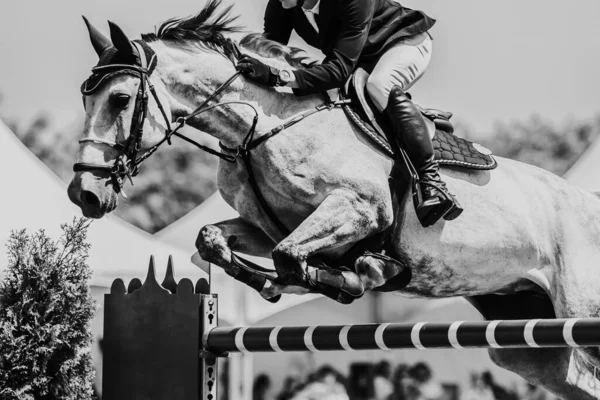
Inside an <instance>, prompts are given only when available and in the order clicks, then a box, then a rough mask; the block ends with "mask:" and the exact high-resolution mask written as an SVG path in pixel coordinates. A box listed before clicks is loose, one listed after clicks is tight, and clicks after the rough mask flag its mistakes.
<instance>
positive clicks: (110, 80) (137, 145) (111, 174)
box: [68, 0, 322, 218]
mask: <svg viewBox="0 0 600 400" xmlns="http://www.w3.org/2000/svg"><path fill="white" fill-rule="evenodd" d="M220 4H221V0H210V1H209V2H207V4H206V5H205V7H204V8H203V9H202V10H201V11H200V12H199V13H198V14H196V15H194V16H191V17H188V18H182V19H170V20H168V21H166V22H164V23H163V24H162V25H161V26H160V28H159V29H158V31H157V32H156V33H151V34H144V35H142V40H135V41H131V40H130V39H129V38H127V36H126V35H125V33H124V32H123V31H122V30H121V29H120V28H119V27H118V26H117V25H116V24H114V23H111V22H109V25H110V39H109V38H107V37H105V36H104V35H103V34H102V33H101V32H100V31H98V30H97V29H96V28H94V27H93V26H92V25H91V24H90V23H89V22H88V21H87V20H85V22H86V25H87V28H88V31H89V35H90V39H91V42H92V46H93V47H94V49H95V51H96V53H97V54H98V56H99V58H100V60H99V62H98V64H97V65H96V66H95V67H94V68H93V69H92V75H91V76H90V77H89V78H88V79H87V80H86V81H85V82H84V84H83V85H82V88H81V91H82V94H83V96H84V98H83V102H84V107H85V111H86V120H85V129H84V133H83V137H82V138H81V139H80V143H81V145H80V150H79V155H78V159H77V162H76V163H75V165H74V172H75V175H74V177H73V179H72V181H71V184H70V185H69V189H68V193H69V197H70V199H71V201H73V202H74V203H75V204H77V205H78V206H79V207H80V208H81V209H82V211H83V213H84V215H85V216H87V217H93V218H100V217H102V216H103V215H105V214H106V213H108V212H110V211H112V210H113V209H115V208H116V206H117V201H118V194H119V193H121V194H123V190H122V189H123V186H124V184H125V183H126V182H127V181H130V180H131V178H132V177H133V176H135V175H136V174H137V172H138V166H139V163H140V162H141V161H143V160H145V159H146V158H147V157H148V156H149V155H150V154H152V153H153V152H154V151H155V150H156V149H157V148H158V146H160V145H161V144H162V143H164V142H165V141H167V142H170V139H171V136H172V135H175V136H179V137H182V135H180V133H179V132H177V133H175V134H174V132H176V131H178V130H179V128H181V127H182V126H183V125H189V126H191V127H193V128H196V129H197V130H199V131H201V132H204V133H207V134H209V135H211V136H213V137H216V138H217V139H218V140H219V141H220V142H221V143H222V144H223V145H224V146H225V147H227V148H235V147H236V146H238V145H240V144H241V143H242V141H243V139H244V136H245V135H246V134H247V132H248V131H249V130H250V129H254V128H255V129H256V131H257V132H260V131H261V130H267V129H269V128H272V127H274V126H277V125H279V124H281V123H282V122H283V121H285V120H286V119H287V118H289V117H291V116H292V115H294V114H295V113H298V112H300V111H302V110H303V109H306V108H308V107H309V106H311V107H312V106H313V105H314V103H315V101H316V102H322V99H320V97H314V96H307V98H306V99H303V100H298V99H297V98H296V97H295V96H294V95H293V94H292V93H290V92H289V91H288V92H287V93H285V92H281V91H277V90H275V89H273V88H267V87H264V86H261V85H258V84H255V83H253V82H251V81H248V80H246V79H245V78H244V77H243V76H240V75H239V73H237V71H236V69H235V62H236V61H237V58H238V57H239V55H240V54H241V51H244V52H247V53H250V54H251V55H253V56H255V57H257V58H261V59H262V60H263V61H265V62H268V63H270V64H271V65H274V66H276V67H279V68H281V67H283V66H286V67H288V68H290V67H294V66H295V67H298V66H300V61H301V60H303V59H304V57H303V55H302V54H301V53H300V52H299V50H298V49H292V48H289V47H287V46H283V45H280V44H279V43H276V42H272V41H269V40H266V39H264V38H263V37H262V35H257V34H250V35H247V36H246V37H244V38H243V39H242V40H241V41H240V43H239V45H238V43H236V42H234V41H233V40H232V39H230V38H228V37H227V34H229V33H232V32H235V31H237V30H238V28H237V27H236V26H234V25H233V24H232V23H233V21H235V19H236V18H235V17H231V16H230V14H229V12H230V9H231V7H228V8H225V9H224V10H223V11H218V10H219V6H220ZM237 78H239V79H237ZM315 99H316V100H315ZM215 103H216V104H215ZM253 124H254V125H253ZM201 148H202V147H201ZM203 149H205V148H203ZM205 150H206V149H205ZM209 151H210V150H209ZM138 161H139V162H138Z"/></svg>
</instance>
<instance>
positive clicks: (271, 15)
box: [263, 0, 294, 45]
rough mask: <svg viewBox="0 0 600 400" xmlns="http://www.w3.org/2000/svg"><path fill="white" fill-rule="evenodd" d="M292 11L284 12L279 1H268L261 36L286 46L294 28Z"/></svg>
mask: <svg viewBox="0 0 600 400" xmlns="http://www.w3.org/2000/svg"><path fill="white" fill-rule="evenodd" d="M292 18H293V14H292V10H286V9H285V8H283V7H282V6H281V3H280V2H279V0H269V3H268V4H267V10H266V11H265V25H264V30H263V36H264V37H265V38H267V39H270V40H274V41H276V42H279V43H281V44H286V45H287V44H288V42H289V40H290V36H291V35H292V29H293V27H294V23H293V20H292Z"/></svg>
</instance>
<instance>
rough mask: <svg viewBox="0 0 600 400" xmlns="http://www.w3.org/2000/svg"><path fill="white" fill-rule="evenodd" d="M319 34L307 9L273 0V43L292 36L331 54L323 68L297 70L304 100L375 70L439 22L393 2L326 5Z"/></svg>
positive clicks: (267, 23)
mask: <svg viewBox="0 0 600 400" xmlns="http://www.w3.org/2000/svg"><path fill="white" fill-rule="evenodd" d="M316 22H317V26H318V28H319V32H317V31H316V30H315V29H314V27H313V26H312V25H311V23H310V22H309V21H308V19H307V17H306V16H305V15H304V12H303V11H302V10H301V7H299V6H297V7H294V8H291V9H284V8H283V7H282V5H281V3H280V1H279V0H269V3H268V4H267V9H266V12H265V20H264V32H263V35H264V36H265V37H266V38H267V39H271V40H275V41H277V42H279V43H282V44H285V45H287V44H288V41H289V39H290V36H291V34H292V31H293V30H295V31H296V33H298V35H299V36H300V37H301V38H302V39H303V40H304V41H305V42H306V43H307V44H309V45H310V46H313V47H315V48H317V49H320V50H321V51H322V52H323V54H324V55H325V59H324V60H323V62H322V63H321V64H318V65H314V66H312V67H310V68H306V69H304V70H298V71H294V75H295V77H296V81H297V83H298V86H299V88H298V89H295V90H294V92H295V93H296V94H298V95H305V94H311V93H321V92H323V91H326V90H329V89H333V88H336V87H340V86H342V85H343V84H344V83H345V82H346V80H347V79H348V78H349V77H350V75H351V74H352V72H354V70H355V69H356V68H357V67H359V66H360V67H362V68H364V69H366V70H367V71H369V72H370V71H371V70H372V69H373V67H374V66H375V64H376V63H377V61H378V60H379V57H381V55H383V53H384V52H385V51H386V50H387V49H388V48H390V46H393V45H394V44H395V43H396V42H398V41H399V40H402V39H403V38H406V37H408V36H412V35H415V34H417V33H421V32H426V31H428V30H429V29H430V28H431V27H432V26H433V24H434V23H435V20H434V19H433V18H430V17H429V16H427V15H426V14H425V13H423V12H422V11H418V10H411V9H410V8H406V7H402V6H401V5H400V4H398V3H396V2H395V1H393V0H320V5H319V13H318V15H317V16H316Z"/></svg>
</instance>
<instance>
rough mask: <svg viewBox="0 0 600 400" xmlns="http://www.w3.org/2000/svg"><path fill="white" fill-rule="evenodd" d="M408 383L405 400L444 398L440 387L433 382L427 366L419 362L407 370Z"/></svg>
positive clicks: (436, 399) (435, 399)
mask: <svg viewBox="0 0 600 400" xmlns="http://www.w3.org/2000/svg"><path fill="white" fill-rule="evenodd" d="M408 376H409V377H410V378H412V379H411V380H410V381H409V382H410V385H409V387H408V389H409V390H408V393H407V399H410V400H438V399H441V398H442V397H443V396H444V390H443V389H442V385H440V384H439V383H438V382H435V381H434V380H433V374H432V372H431V368H430V367H429V365H427V364H425V363H424V362H419V363H416V364H415V365H413V366H412V367H410V368H409V370H408Z"/></svg>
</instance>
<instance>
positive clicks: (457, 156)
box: [343, 105, 498, 170]
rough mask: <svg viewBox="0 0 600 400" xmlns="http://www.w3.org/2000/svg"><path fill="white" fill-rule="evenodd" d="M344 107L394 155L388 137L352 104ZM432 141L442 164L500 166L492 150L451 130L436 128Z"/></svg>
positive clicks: (368, 134) (375, 140)
mask: <svg viewBox="0 0 600 400" xmlns="http://www.w3.org/2000/svg"><path fill="white" fill-rule="evenodd" d="M358 107H360V106H358ZM343 108H344V111H345V112H346V115H347V116H348V117H349V118H350V119H351V120H352V121H353V122H354V123H355V124H356V126H358V127H359V128H360V130H361V131H362V132H363V133H364V134H365V135H366V136H367V137H369V138H370V139H371V140H373V142H374V143H375V144H377V145H378V146H379V147H380V148H381V149H382V150H383V151H384V152H385V153H387V154H388V155H389V156H391V157H393V154H394V153H393V151H392V149H391V147H390V145H389V142H388V140H387V138H384V137H382V136H381V135H379V134H378V133H377V132H376V131H375V130H374V129H373V128H372V127H371V125H370V124H369V123H368V122H365V120H364V119H363V118H362V117H361V116H360V113H358V112H356V111H355V110H354V109H352V107H351V106H349V105H344V106H343ZM432 141H433V148H434V150H435V159H436V160H437V161H438V163H439V164H440V165H452V166H458V167H463V168H466V169H479V170H490V169H494V168H496V167H497V166H498V163H497V162H496V160H495V159H494V157H493V156H492V152H491V151H490V150H488V149H486V148H485V147H483V146H481V145H479V144H477V143H473V142H471V141H470V140H467V139H463V138H461V137H458V136H455V135H453V134H451V133H449V132H446V131H443V130H440V129H436V131H435V135H434V137H433V140H432Z"/></svg>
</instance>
